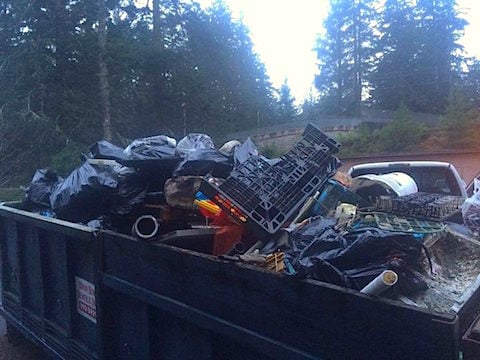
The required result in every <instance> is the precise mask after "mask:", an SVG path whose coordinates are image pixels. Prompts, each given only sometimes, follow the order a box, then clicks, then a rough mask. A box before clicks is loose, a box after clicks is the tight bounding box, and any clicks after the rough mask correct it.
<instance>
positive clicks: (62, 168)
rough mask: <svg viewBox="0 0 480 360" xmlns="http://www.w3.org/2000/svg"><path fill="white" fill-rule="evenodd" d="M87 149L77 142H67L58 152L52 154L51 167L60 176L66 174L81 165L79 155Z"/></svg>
mask: <svg viewBox="0 0 480 360" xmlns="http://www.w3.org/2000/svg"><path fill="white" fill-rule="evenodd" d="M86 151H87V149H86V148H85V147H84V146H82V145H79V144H76V143H73V142H69V143H68V144H66V145H65V147H64V148H63V149H62V150H60V151H59V152H58V153H56V154H55V155H53V156H52V160H51V167H52V168H53V169H55V170H56V171H57V173H58V175H60V176H67V175H68V174H70V172H72V170H74V169H75V168H76V167H78V166H79V165H81V163H82V160H81V157H80V155H81V154H84V153H86Z"/></svg>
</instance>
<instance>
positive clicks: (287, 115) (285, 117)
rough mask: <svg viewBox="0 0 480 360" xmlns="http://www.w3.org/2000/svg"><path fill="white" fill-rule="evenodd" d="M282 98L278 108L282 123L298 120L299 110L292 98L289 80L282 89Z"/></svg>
mask: <svg viewBox="0 0 480 360" xmlns="http://www.w3.org/2000/svg"><path fill="white" fill-rule="evenodd" d="M279 93H280V98H279V100H278V108H279V115H280V122H284V123H288V122H291V121H293V120H295V119H296V117H297V116H298V109H297V107H296V106H295V103H294V102H295V98H294V97H293V96H292V94H291V91H290V87H289V86H288V82H287V79H285V81H284V82H283V84H282V86H281V87H280V92H279Z"/></svg>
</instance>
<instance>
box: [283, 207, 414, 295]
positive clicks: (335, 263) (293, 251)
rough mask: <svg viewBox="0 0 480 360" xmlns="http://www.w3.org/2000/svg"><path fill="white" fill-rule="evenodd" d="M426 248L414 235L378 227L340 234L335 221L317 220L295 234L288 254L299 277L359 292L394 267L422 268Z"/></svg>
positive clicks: (320, 218) (286, 256)
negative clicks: (423, 253)
mask: <svg viewBox="0 0 480 360" xmlns="http://www.w3.org/2000/svg"><path fill="white" fill-rule="evenodd" d="M422 249H423V245H422V244H421V242H420V241H418V240H417V239H416V238H415V237H414V236H413V235H412V234H407V233H400V232H390V231H384V230H380V229H378V228H373V227H371V228H361V229H358V230H354V231H350V232H348V233H346V234H343V233H341V232H340V231H339V230H337V229H336V228H335V219H331V218H323V217H318V218H315V219H314V220H313V221H312V222H311V223H310V224H308V225H306V226H304V227H302V228H299V229H297V230H295V231H293V232H292V233H291V234H290V237H289V246H288V249H287V250H286V251H285V258H286V261H287V262H288V263H289V264H291V265H292V267H293V269H294V270H295V271H296V275H297V276H300V277H306V278H313V279H316V280H320V281H325V282H329V283H332V284H336V285H340V286H345V287H349V288H353V289H357V290H360V289H362V288H363V287H364V286H365V285H367V284H368V283H369V282H370V281H371V280H373V279H374V278H375V277H376V276H378V275H379V274H381V273H382V272H383V271H384V270H386V269H388V268H391V267H393V266H394V264H398V263H400V262H401V263H402V264H403V265H404V266H403V268H401V269H396V270H397V271H405V272H408V271H407V269H408V268H415V267H417V266H419V265H420V262H419V259H420V255H421V253H422Z"/></svg>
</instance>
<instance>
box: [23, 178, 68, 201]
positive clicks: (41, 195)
mask: <svg viewBox="0 0 480 360" xmlns="http://www.w3.org/2000/svg"><path fill="white" fill-rule="evenodd" d="M61 181H63V179H62V178H61V177H59V176H58V175H57V173H56V171H55V170H53V169H38V170H37V171H36V172H35V174H34V175H33V178H32V182H31V184H30V185H29V186H28V188H27V189H26V190H25V194H26V197H27V200H28V201H31V202H32V203H34V204H37V205H41V206H46V207H50V195H51V194H52V192H53V191H54V189H55V187H56V186H57V185H58V184H59V183H60V182H61Z"/></svg>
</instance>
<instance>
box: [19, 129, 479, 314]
mask: <svg viewBox="0 0 480 360" xmlns="http://www.w3.org/2000/svg"><path fill="white" fill-rule="evenodd" d="M339 147H340V144H339V143H338V142H336V141H335V140H334V139H332V138H330V137H328V136H327V135H326V134H325V133H323V132H322V131H320V130H319V129H317V128H316V127H314V126H312V125H309V126H308V127H307V128H306V129H305V131H304V133H303V135H302V137H301V139H300V140H298V141H297V143H296V144H295V145H294V146H293V147H292V149H291V150H290V151H288V152H287V153H286V154H285V155H283V156H282V157H280V158H276V159H268V158H266V157H264V156H262V155H261V154H259V151H258V149H257V148H256V146H255V144H254V143H253V142H252V141H251V140H250V139H248V140H247V141H246V142H244V143H243V144H240V143H239V142H238V141H231V142H228V143H226V144H225V145H224V146H222V147H221V148H220V149H216V148H215V146H214V143H213V141H212V139H211V138H210V137H209V136H208V135H205V134H190V135H188V136H186V137H185V138H183V139H181V140H180V141H179V142H178V143H177V142H176V141H175V140H174V139H172V138H169V137H167V136H164V135H160V136H155V137H150V138H144V139H138V140H135V141H134V142H132V144H130V145H129V146H128V147H126V148H125V149H122V148H119V147H117V146H115V145H113V144H110V143H108V142H106V141H100V142H98V143H96V144H95V145H93V146H92V147H91V148H90V154H88V155H87V156H85V161H84V163H83V164H82V165H81V166H79V167H78V168H77V169H75V170H74V171H73V172H72V173H71V174H70V175H69V176H68V177H66V178H65V179H62V178H60V177H59V176H57V174H56V173H55V172H54V171H53V170H51V169H42V170H38V171H37V172H36V174H35V175H34V177H33V180H32V182H31V184H30V186H29V187H28V188H27V190H26V199H25V201H24V204H23V207H24V208H25V209H28V210H31V211H36V212H38V213H40V214H43V215H45V216H51V217H58V218H61V219H64V220H68V221H73V222H80V223H84V224H87V225H89V226H92V227H97V228H103V229H109V230H114V231H117V232H121V233H125V234H132V235H134V236H136V237H137V238H138V239H140V240H142V241H148V242H149V243H151V244H152V246H156V245H159V244H167V245H173V246H177V247H181V248H184V249H189V250H193V251H197V252H203V253H207V254H211V255H214V256H220V257H222V258H223V259H225V260H226V261H239V262H246V263H250V264H253V265H255V266H258V267H259V268H263V269H265V270H266V271H274V272H278V273H284V274H287V276H295V277H298V278H310V279H315V280H318V281H322V282H328V283H330V284H335V285H338V286H342V287H348V288H352V289H356V290H358V291H361V292H363V293H366V294H370V295H375V296H377V295H380V294H381V295H382V296H385V297H389V298H392V299H396V300H399V301H402V302H404V303H406V304H408V305H413V306H418V307H425V308H428V309H432V310H434V311H441V312H446V311H447V312H448V311H452V312H455V309H457V308H458V306H459V304H460V303H461V301H462V300H461V299H462V297H461V296H460V295H462V294H463V293H465V292H467V291H468V288H469V287H470V286H473V285H472V284H473V283H475V281H476V279H477V276H478V269H479V268H480V267H479V266H480V242H479V241H477V240H476V237H475V234H474V232H475V231H478V229H479V228H480V226H479V223H480V222H479V221H478V219H479V213H480V211H479V209H480V205H479V203H480V199H476V198H471V199H467V202H465V204H464V199H461V198H457V197H453V196H442V195H438V194H428V193H421V192H418V189H417V187H416V184H415V181H414V180H413V179H412V178H411V177H409V176H408V175H407V174H404V173H393V174H388V175H386V176H381V175H380V176H378V175H371V176H370V175H369V176H363V177H360V178H355V179H351V178H350V177H349V176H348V175H347V174H344V173H341V172H339V171H337V169H338V168H339V166H340V161H339V160H338V159H337V158H336V156H335V154H336V153H337V152H338V150H339ZM392 179H394V180H395V181H392ZM399 184H400V186H399ZM474 196H476V195H474ZM462 211H463V217H462ZM457 215H458V216H457ZM463 219H465V224H464V220H463ZM472 230H473V231H472Z"/></svg>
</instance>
